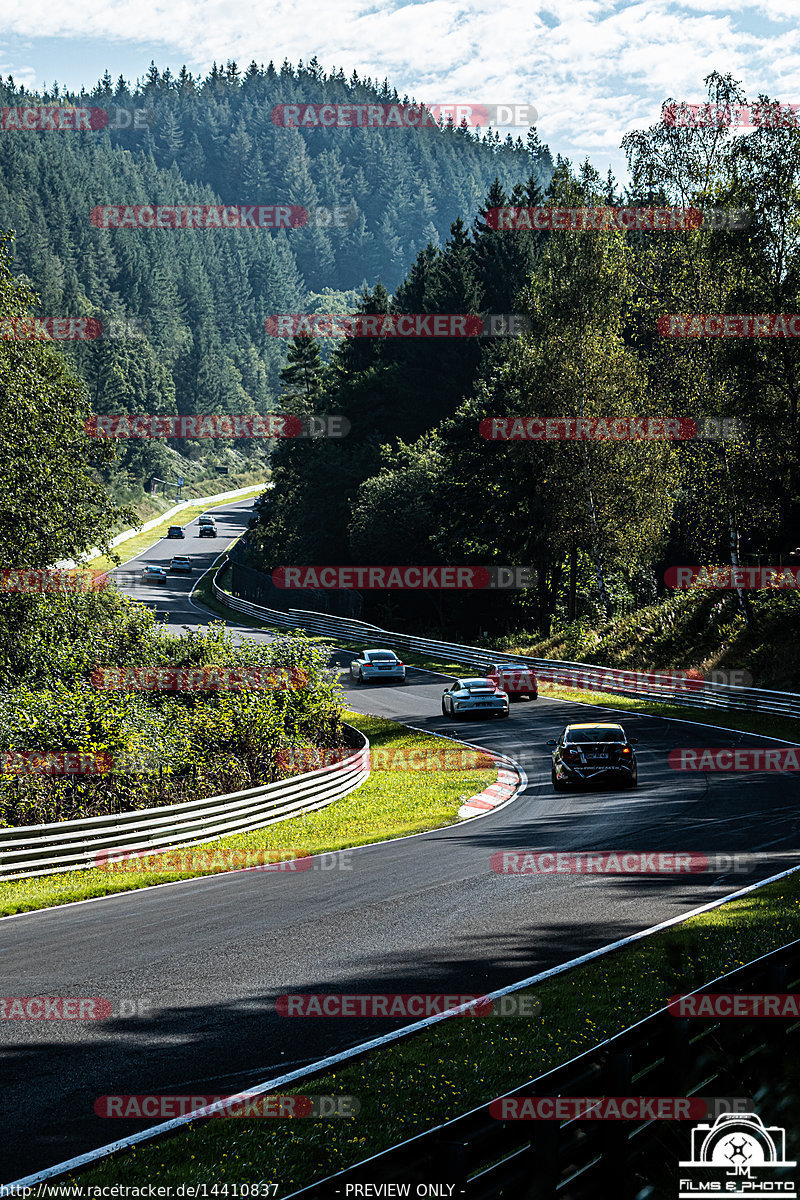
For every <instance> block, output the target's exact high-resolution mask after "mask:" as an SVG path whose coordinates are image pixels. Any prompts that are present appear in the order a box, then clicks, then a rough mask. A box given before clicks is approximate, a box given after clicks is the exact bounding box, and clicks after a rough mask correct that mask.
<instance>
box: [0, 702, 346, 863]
mask: <svg viewBox="0 0 800 1200" xmlns="http://www.w3.org/2000/svg"><path fill="white" fill-rule="evenodd" d="M344 728H345V732H346V734H347V737H348V740H349V741H350V743H351V745H352V746H353V753H352V754H351V755H348V756H347V757H346V758H344V759H343V760H342V761H341V762H337V763H334V764H333V765H331V766H328V767H321V768H319V769H318V770H316V771H309V772H306V773H305V774H303V775H296V776H293V777H292V778H291V779H284V780H279V781H278V782H277V783H268V784H265V785H262V786H260V787H255V788H248V789H247V790H245V791H242V792H232V793H230V794H228V795H224V796H209V797H207V798H205V799H201V800H188V801H185V802H184V803H182V804H171V805H163V806H161V807H158V808H143V809H139V810H137V811H135V812H126V813H116V814H114V815H113V816H108V815H103V816H99V817H82V818H79V819H77V820H74V821H56V822H53V823H52V824H48V825H20V826H9V827H7V828H6V827H3V828H0V880H2V879H11V880H13V879H30V878H32V877H33V876H36V875H55V874H59V873H60V872H62V871H74V870H80V869H81V868H84V869H85V868H88V867H92V866H95V865H96V864H97V860H98V858H101V859H102V858H103V857H104V856H103V855H102V852H103V851H106V852H107V851H122V850H128V851H133V850H136V851H141V852H147V851H148V850H149V851H152V852H156V851H167V850H173V849H178V848H180V847H188V846H197V845H200V844H201V843H203V842H207V841H209V840H211V839H215V838H221V837H226V836H228V835H230V834H233V833H247V832H248V831H249V830H252V829H261V828H262V827H263V826H264V825H272V824H274V823H275V822H277V821H285V820H287V819H288V818H289V817H295V816H298V815H299V814H300V813H305V812H312V811H313V810H314V809H317V808H324V807H325V806H326V805H328V804H332V803H333V802H334V800H341V799H342V798H343V797H344V796H346V795H348V794H349V793H350V792H352V791H354V790H355V789H356V788H357V787H359V786H360V785H361V784H362V783H363V782H364V781H365V780H366V779H367V778H368V777H369V773H370V755H369V741H368V740H367V738H366V737H365V736H364V734H363V733H361V732H360V731H359V730H358V729H355V728H353V726H351V725H345V727H344Z"/></svg>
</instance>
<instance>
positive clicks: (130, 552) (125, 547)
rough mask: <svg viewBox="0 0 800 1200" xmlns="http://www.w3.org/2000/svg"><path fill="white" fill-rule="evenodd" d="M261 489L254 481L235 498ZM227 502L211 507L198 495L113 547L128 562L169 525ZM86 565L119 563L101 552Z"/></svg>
mask: <svg viewBox="0 0 800 1200" xmlns="http://www.w3.org/2000/svg"><path fill="white" fill-rule="evenodd" d="M231 490H235V489H231ZM263 490H264V484H263V483H254V484H253V486H252V487H251V488H248V489H247V493H246V494H244V495H242V496H239V497H237V499H239V500H247V498H248V496H249V494H250V493H252V494H253V496H258V495H260V494H261V492H263ZM228 503H230V501H222V503H221V504H217V505H211V507H209V505H208V502H207V501H204V500H203V499H202V497H200V498H199V499H198V501H197V503H196V504H192V505H190V506H189V507H188V508H182V509H181V511H180V512H177V513H174V514H173V515H172V516H171V517H167V518H165V519H164V520H163V521H161V522H160V524H158V525H154V526H153V528H152V529H147V530H145V531H144V532H143V533H137V535H136V537H132V538H128V540H127V541H125V542H120V544H119V546H116V547H115V549H116V550H117V552H118V553H119V555H120V556H121V558H122V560H123V564H124V563H126V562H130V560H131V559H132V558H136V556H137V554H141V553H142V551H143V550H149V548H150V547H151V546H154V545H155V544H156V542H159V541H160V540H161V538H163V537H164V536H165V535H166V532H167V530H168V529H169V527H170V525H188V524H189V522H190V521H193V520H194V519H195V517H199V516H200V513H204V512H210V511H212V510H213V509H214V508H222V507H224V505H225V504H228ZM86 565H87V566H90V567H94V568H96V569H98V570H101V571H105V570H110V569H111V568H112V567H114V566H118V565H121V564H117V563H114V562H112V561H111V559H110V558H109V557H108V555H106V554H102V555H100V556H99V557H98V558H93V559H91V561H90V562H88V563H87V564H86Z"/></svg>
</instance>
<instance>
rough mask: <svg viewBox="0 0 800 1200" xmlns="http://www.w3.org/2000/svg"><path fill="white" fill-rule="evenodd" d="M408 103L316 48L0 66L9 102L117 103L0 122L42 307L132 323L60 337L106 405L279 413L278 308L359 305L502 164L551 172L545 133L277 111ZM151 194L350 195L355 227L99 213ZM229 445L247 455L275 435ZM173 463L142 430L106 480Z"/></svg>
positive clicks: (262, 200)
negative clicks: (334, 68)
mask: <svg viewBox="0 0 800 1200" xmlns="http://www.w3.org/2000/svg"><path fill="white" fill-rule="evenodd" d="M398 99H399V97H398V96H397V94H396V92H393V91H391V90H390V88H389V85H388V83H387V82H386V81H384V83H383V85H378V84H377V83H373V82H372V81H371V80H363V81H362V80H359V79H358V76H357V75H356V74H355V73H354V74H353V75H352V76H351V78H350V80H349V81H348V80H346V79H345V76H344V74H343V72H342V71H339V72H338V73H334V74H332V75H330V76H326V75H325V74H324V73H323V72H322V71H321V70H320V69H319V67H318V65H317V64H316V63H315V62H312V63H311V64H309V66H308V67H304V66H303V65H302V63H301V64H300V66H299V68H298V69H296V70H295V69H293V68H292V67H291V66H290V65H289V64H288V63H286V62H284V64H283V66H282V67H281V68H280V69H279V70H276V69H275V68H274V67H273V65H272V64H271V63H270V64H269V65H268V66H267V67H266V68H264V67H263V66H262V67H259V66H257V65H256V64H255V63H251V65H250V67H249V68H248V69H247V70H246V71H244V72H241V71H240V70H239V69H238V67H237V66H236V64H235V63H229V64H228V66H227V67H226V68H225V69H220V68H217V67H216V66H215V67H214V69H213V70H212V71H211V73H210V74H209V76H208V77H207V78H206V79H204V80H200V79H195V78H193V77H192V76H191V75H190V74H189V73H188V72H186V71H185V70H184V71H182V72H181V73H180V75H179V76H178V77H177V78H176V77H173V76H172V75H171V74H170V72H169V70H167V71H165V72H164V73H163V74H161V73H159V71H158V69H157V68H156V67H155V66H151V69H150V71H149V73H148V75H147V77H146V79H145V80H144V81H142V82H141V83H140V84H139V85H137V86H136V87H131V86H130V85H129V84H127V83H126V82H125V81H124V80H123V79H122V78H120V79H119V80H118V81H117V83H116V84H114V83H113V82H112V80H111V78H110V76H109V75H108V74H106V76H105V77H104V78H103V79H102V80H101V81H100V82H99V83H98V84H97V85H96V86H95V87H94V88H92V89H91V90H89V91H85V92H83V93H81V94H80V95H74V94H66V93H64V92H63V91H61V90H60V89H59V88H58V85H57V84H56V85H54V86H53V88H52V90H51V91H49V92H47V93H44V94H40V95H34V94H32V93H30V92H28V91H26V90H25V89H23V88H19V87H17V86H15V84H14V82H13V80H12V79H11V78H9V79H8V80H7V81H6V82H5V83H2V82H0V106H4V107H5V106H9V107H13V108H21V107H25V106H39V105H70V104H78V105H83V106H87V107H96V108H100V109H105V110H106V111H107V112H109V113H110V114H112V120H110V122H109V124H108V125H107V126H106V127H105V128H101V129H98V130H82V131H72V132H70V131H66V130H64V131H47V130H45V131H30V132H27V131H24V130H21V129H6V130H4V132H2V134H0V230H6V231H8V230H13V231H14V233H15V241H14V243H13V252H12V253H13V268H14V272H15V275H16V276H17V278H19V279H20V280H21V281H22V282H27V283H29V284H30V286H31V287H32V288H33V290H34V292H35V293H37V295H38V297H39V302H38V305H37V306H36V308H35V310H34V311H35V314H36V315H39V316H47V317H62V316H68V317H69V316H72V317H94V318H97V319H99V320H100V321H101V322H102V323H103V326H104V329H106V330H108V329H111V328H113V326H112V325H111V322H112V321H113V320H114V319H116V320H117V321H118V322H120V323H119V324H118V325H117V326H116V329H117V330H118V331H122V333H123V335H124V336H119V337H112V338H106V337H103V338H100V339H98V340H97V341H88V342H82V343H61V344H60V347H61V349H62V350H63V352H64V354H65V355H67V356H68V357H69V358H70V360H71V364H72V367H73V369H74V370H76V371H77V372H78V374H79V375H80V377H81V378H82V379H83V380H85V382H86V385H87V388H88V392H89V397H90V402H91V405H92V408H93V410H94V411H95V412H97V413H142V412H145V413H186V414H194V413H237V414H238V413H252V412H266V411H270V410H274V409H275V407H276V404H277V399H278V390H279V379H278V373H279V370H280V367H281V365H282V364H283V362H284V359H285V353H286V343H285V341H284V340H283V339H280V338H276V337H271V336H269V335H268V334H267V332H266V330H265V326H264V322H265V319H266V317H267V316H269V315H270V314H272V313H292V312H303V311H328V310H329V309H331V308H333V309H334V310H335V311H340V310H341V311H348V309H352V308H353V307H354V306H355V304H356V299H357V293H358V292H359V291H360V290H361V288H362V287H363V286H364V285H368V286H370V287H371V286H374V285H375V284H376V283H377V282H378V281H381V282H382V283H383V284H384V285H385V286H386V287H387V288H389V289H390V290H393V289H394V288H395V287H396V286H397V284H398V283H399V282H400V281H401V279H402V277H403V274H404V272H405V271H406V269H407V267H408V264H409V263H410V262H411V261H412V260H413V258H414V257H415V255H416V254H417V253H418V252H419V251H420V250H421V249H423V248H424V247H426V246H427V245H428V244H429V243H430V244H433V245H437V244H439V243H440V242H442V241H443V240H444V239H445V237H446V236H447V230H448V229H449V226H450V224H451V222H452V221H453V219H454V217H456V216H459V215H461V216H462V217H463V218H464V219H465V220H471V219H472V217H473V216H474V214H475V212H476V211H477V208H478V205H479V203H480V201H481V200H482V199H483V197H484V196H485V194H486V192H487V191H488V189H489V187H490V186H491V183H492V180H493V179H494V178H495V177H496V176H499V178H500V179H501V180H502V181H503V182H504V184H505V186H507V187H512V186H514V185H515V184H518V183H521V182H524V181H526V180H527V179H528V178H529V177H530V176H531V175H533V176H534V177H535V178H536V179H537V180H539V181H540V182H542V183H546V182H547V180H548V179H549V177H550V174H551V172H552V162H551V159H550V155H549V153H548V151H547V150H546V148H544V147H543V146H541V144H540V143H539V141H538V139H537V137H536V134H535V131H533V130H531V131H530V133H529V135H528V138H527V143H525V142H523V141H522V139H521V138H519V137H517V138H516V139H515V140H514V139H512V138H511V137H510V136H508V137H507V138H506V139H505V140H501V138H500V136H499V134H497V133H496V132H495V133H489V132H486V131H483V132H481V131H479V130H477V129H476V130H470V129H467V128H466V127H464V128H461V129H456V128H454V127H453V126H452V125H450V126H449V127H446V128H445V127H441V128H440V127H437V128H426V129H421V130H414V129H399V130H398V129H374V128H363V129H358V128H355V129H345V128H336V129H327V130H326V129H317V130H314V129H311V130H307V129H292V128H284V127H280V126H278V125H276V124H274V123H273V121H272V119H271V113H272V109H273V107H274V106H276V105H279V104H290V103H296V102H298V101H301V100H302V101H305V102H308V103H314V102H317V103H319V102H323V101H324V102H332V103H342V102H348V103H359V102H366V101H371V102H377V103H381V102H390V101H392V100H394V101H397V100H398ZM405 99H406V100H407V99H408V98H407V97H406V98H405ZM118 110H121V111H122V112H123V113H128V114H131V113H133V112H134V111H136V110H138V111H139V113H140V115H141V114H144V115H143V116H142V119H141V121H139V118H136V120H137V123H140V124H141V125H142V128H134V127H127V128H120V129H117V128H115V126H116V125H117V124H122V125H124V124H125V122H126V121H131V117H130V115H128V116H127V117H126V118H125V120H124V121H123V120H120V119H118V118H116V113H117V111H118ZM131 126H132V123H131ZM147 203H150V204H162V205H169V204H228V205H246V204H260V205H275V204H290V205H298V206H301V207H303V208H305V209H306V210H308V211H309V212H310V213H312V214H314V213H316V212H318V211H319V209H320V206H322V207H323V208H324V209H326V210H327V212H328V213H332V212H333V210H346V212H347V223H346V224H345V223H343V222H342V223H340V224H338V225H337V224H335V223H333V222H332V223H331V224H330V225H326V224H325V221H326V220H327V218H325V217H324V214H323V217H322V218H319V219H312V220H310V221H309V222H308V223H307V224H306V225H305V226H304V227H302V228H292V229H287V230H280V231H270V230H267V229H260V230H257V231H254V230H224V231H223V230H202V231H197V230H164V229H131V228H128V229H102V228H97V227H95V225H93V224H92V221H91V212H92V209H93V208H95V207H96V206H100V205H120V204H147ZM122 322H127V323H128V324H127V326H126V325H125V324H122ZM126 330H127V331H128V333H127V334H126ZM141 334H143V336H139V335H141ZM173 445H174V446H175V447H176V448H178V449H180V450H181V451H182V452H183V453H186V454H188V455H189V457H190V458H193V459H197V460H203V459H208V460H209V461H210V462H211V463H212V464H213V463H215V462H219V463H222V462H223V461H228V460H226V458H225V456H224V454H223V450H224V449H226V448H227V444H226V446H225V447H223V446H222V445H220V444H217V445H216V446H214V444H213V443H210V442H209V441H207V440H206V441H204V442H203V443H202V444H201V443H197V442H196V443H194V444H186V443H185V441H184V442H174V443H173ZM235 449H236V450H237V451H238V453H239V458H237V459H236V460H231V463H232V465H233V468H234V469H235V468H236V466H237V465H238V467H240V468H241V466H242V457H241V456H245V457H246V456H252V455H257V456H258V455H259V453H260V450H263V446H262V447H261V448H260V449H259V447H258V445H257V444H254V443H252V442H249V443H248V442H244V441H240V442H239V443H237V444H236V447H235ZM171 465H174V464H171V463H170V461H169V457H168V456H167V455H166V453H165V449H164V446H163V444H159V443H156V442H152V441H150V442H141V441H138V442H137V441H133V442H129V443H127V444H126V445H124V446H123V447H122V452H121V459H120V463H119V465H118V466H117V467H116V468H115V470H114V471H112V472H111V473H110V474H109V473H107V474H106V476H105V478H106V480H107V482H111V483H112V484H113V485H118V484H120V483H121V482H125V481H127V482H128V483H129V484H133V483H134V482H136V481H140V482H144V481H146V479H147V478H148V477H149V476H152V475H160V476H165V475H167V474H168V472H169V469H170V466H171ZM174 473H175V472H174V471H173V472H172V475H174ZM170 477H172V476H170Z"/></svg>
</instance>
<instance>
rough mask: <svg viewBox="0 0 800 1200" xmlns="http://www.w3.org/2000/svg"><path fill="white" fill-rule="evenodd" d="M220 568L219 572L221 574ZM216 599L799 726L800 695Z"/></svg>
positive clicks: (349, 637) (407, 644) (300, 624)
mask: <svg viewBox="0 0 800 1200" xmlns="http://www.w3.org/2000/svg"><path fill="white" fill-rule="evenodd" d="M224 566H225V564H224V563H223V565H222V567H221V568H220V570H223V569H224ZM212 586H213V591H214V595H215V596H216V598H217V599H218V600H219V601H220V602H221V603H222V604H225V605H227V606H228V608H232V609H233V610H234V612H240V613H244V614H245V615H246V616H252V617H258V618H260V619H261V620H264V621H267V622H268V623H269V624H271V625H277V626H278V627H279V628H285V629H305V630H306V631H307V632H309V633H316V634H322V635H323V636H325V637H338V638H341V639H343V640H344V641H348V642H360V643H361V644H362V645H366V644H368V643H369V642H372V643H376V644H379V645H383V646H387V647H389V648H391V649H401V650H406V651H408V652H410V653H413V654H422V655H429V656H431V657H434V658H437V659H439V660H440V661H441V662H452V663H458V664H459V665H463V666H467V667H474V668H476V669H477V670H479V671H482V670H484V669H485V668H486V667H487V666H488V665H489V663H492V662H496V661H497V660H498V659H502V661H503V662H513V663H518V664H519V666H520V667H521V668H523V667H530V668H532V669H533V670H534V672H535V674H536V677H537V679H538V680H539V682H543V683H554V684H559V683H560V684H561V685H562V686H565V687H573V688H576V689H577V690H581V691H597V692H607V693H608V694H610V695H619V696H636V697H638V698H639V699H644V700H654V701H660V702H662V703H664V704H678V705H681V706H683V707H690V708H705V709H722V710H723V711H725V712H745V713H768V714H772V715H774V716H781V717H791V718H794V719H796V720H800V695H799V694H798V693H796V692H775V691H769V690H768V689H766V688H748V687H734V686H732V685H731V684H724V683H708V682H705V681H702V680H695V679H687V680H686V681H685V683H682V682H681V681H680V680H677V679H676V678H675V677H674V676H671V675H663V676H660V675H659V674H658V673H657V672H647V673H646V674H644V673H642V672H637V671H625V670H620V669H618V668H616V667H613V668H612V667H598V666H597V665H596V664H593V663H579V662H567V661H566V660H563V659H548V658H528V657H526V656H525V655H521V654H508V653H506V651H504V650H481V649H479V648H477V647H475V646H464V645H460V644H459V643H457V642H441V641H436V640H434V639H432V638H418V637H412V636H410V635H408V634H404V633H393V632H391V631H390V630H387V629H381V628H380V627H379V626H377V625H370V624H369V623H368V622H366V621H355V620H350V619H348V618H345V617H332V616H327V615H325V614H323V613H316V612H307V611H304V610H302V609H297V608H292V609H289V611H288V612H280V611H279V610H278V609H273V608H263V607H261V605H258V604H250V603H249V601H247V600H240V599H239V598H238V597H237V596H234V595H232V594H231V593H230V592H227V591H225V590H224V588H221V587H220V586H219V584H218V583H217V581H216V577H215V579H214V582H213V585H212Z"/></svg>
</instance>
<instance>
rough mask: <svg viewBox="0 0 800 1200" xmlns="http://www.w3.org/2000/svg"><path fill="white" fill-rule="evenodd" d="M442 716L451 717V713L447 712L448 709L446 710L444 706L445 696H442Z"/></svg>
mask: <svg viewBox="0 0 800 1200" xmlns="http://www.w3.org/2000/svg"><path fill="white" fill-rule="evenodd" d="M442 716H443V717H449V716H450V714H449V712H448V711H447V709H446V708H445V705H444V696H442Z"/></svg>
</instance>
